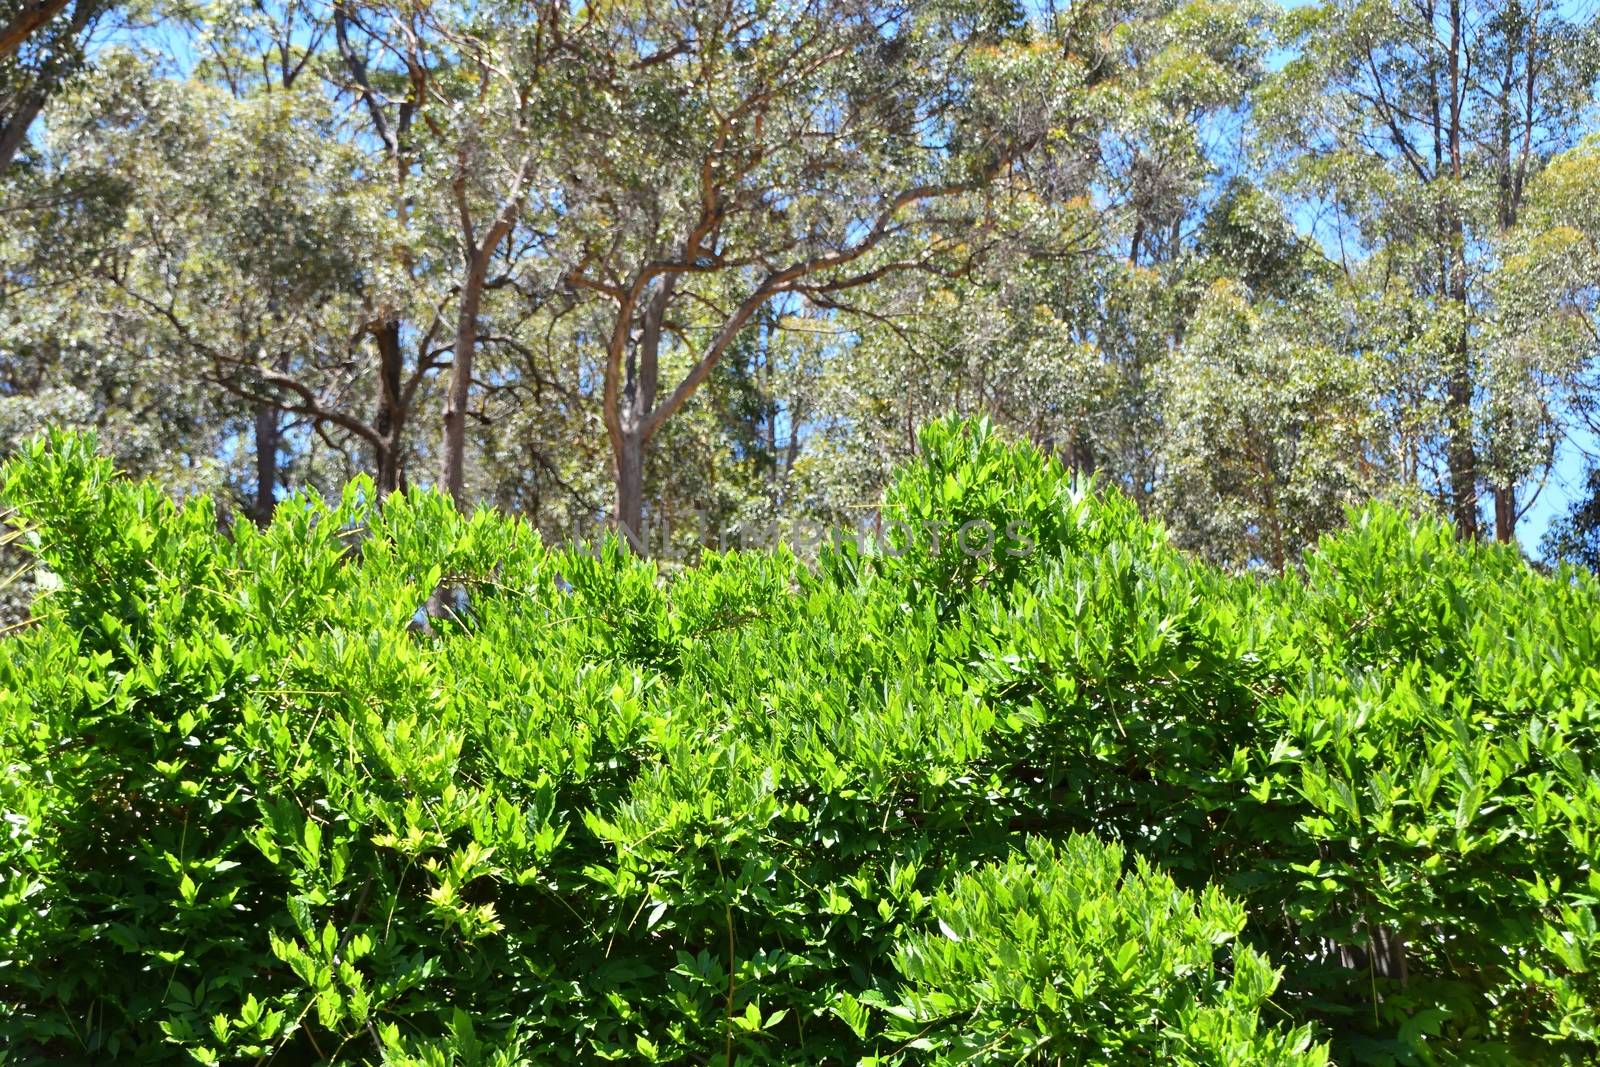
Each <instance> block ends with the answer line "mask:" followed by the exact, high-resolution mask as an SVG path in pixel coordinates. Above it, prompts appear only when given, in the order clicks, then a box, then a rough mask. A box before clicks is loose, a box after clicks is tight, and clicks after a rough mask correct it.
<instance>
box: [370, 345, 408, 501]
mask: <svg viewBox="0 0 1600 1067" xmlns="http://www.w3.org/2000/svg"><path fill="white" fill-rule="evenodd" d="M373 340H374V341H375V343H376V344H377V347H378V416H377V419H376V426H375V428H376V429H377V431H378V440H379V444H378V446H377V448H376V450H375V451H376V452H377V455H376V456H375V457H374V458H375V459H376V461H377V463H376V466H377V484H378V496H379V498H380V499H382V498H383V497H386V496H388V495H389V494H390V493H393V492H396V491H398V490H399V488H400V454H401V449H400V437H401V434H402V432H403V431H404V429H405V421H406V412H405V408H404V407H403V401H402V399H401V389H400V371H401V366H400V364H401V355H400V321H399V320H398V319H387V320H385V321H384V322H383V323H381V324H380V325H379V326H378V328H377V329H376V330H375V331H374V332H373Z"/></svg>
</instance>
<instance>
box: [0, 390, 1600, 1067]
mask: <svg viewBox="0 0 1600 1067" xmlns="http://www.w3.org/2000/svg"><path fill="white" fill-rule="evenodd" d="M3 492H4V496H5V500H6V502H7V504H8V506H9V507H10V508H12V509H14V511H13V513H12V517H11V521H12V524H13V526H14V528H15V530H16V531H17V536H19V537H21V538H23V539H24V540H25V541H26V542H27V543H28V544H29V545H31V546H32V548H33V550H34V551H35V553H36V555H37V559H38V561H39V565H40V567H41V569H42V571H43V577H44V580H43V581H42V582H41V585H42V586H43V587H44V588H45V589H46V590H47V591H46V592H45V593H44V594H43V595H42V596H41V597H40V599H39V600H38V601H37V603H36V604H35V605H34V616H35V617H34V619H33V621H32V622H30V623H29V624H28V625H26V626H24V627H21V628H19V629H18V630H17V631H16V632H14V633H13V634H11V635H10V636H8V637H6V638H4V639H3V640H0V811H3V814H4V832H3V834H0V879H3V881H0V1062H4V1063H7V1064H16V1063H31V1062H43V1061H50V1062H59V1061H63V1060H66V1061H71V1060H77V1061H79V1062H105V1063H109V1062H119V1063H120V1062H129V1063H154V1062H201V1063H219V1062H225V1063H241V1064H266V1063H276V1064H284V1063H307V1062H321V1061H336V1062H349V1063H357V1062H368V1063H380V1062H383V1063H395V1064H412V1063H415V1064H456V1063H459V1064H477V1063H484V1064H515V1063H538V1064H543V1063H592V1062H597V1061H602V1060H613V1061H621V1062H627V1063H653V1062H663V1063H734V1062H738V1063H749V1064H756V1063H847V1064H849V1063H864V1064H881V1065H889V1064H923V1063H939V1064H943V1063H967V1062H971V1063H990V1062H992V1063H1018V1062H1030V1063H1062V1064H1090V1063H1111V1064H1147V1063H1175V1064H1219V1065H1220V1064H1246V1063H1248V1064H1284V1065H1290V1064H1293V1065H1302V1064H1306V1065H1314V1064H1323V1063H1326V1062H1329V1059H1330V1056H1331V1058H1332V1060H1333V1061H1335V1062H1340V1063H1373V1064H1377V1063H1440V1064H1453V1063H1512V1062H1515V1063H1535V1064H1541V1063H1550V1064H1555V1063H1573V1064H1576V1063H1592V1062H1595V1060H1596V1057H1597V1056H1600V978H1597V976H1596V969H1597V966H1600V934H1597V932H1596V926H1595V909H1596V898H1597V896H1600V874H1597V873H1596V855H1597V851H1600V745H1597V744H1596V740H1597V736H1596V735H1597V733H1600V584H1597V583H1596V580H1595V578H1594V577H1593V576H1591V575H1589V574H1587V573H1580V572H1570V571H1563V572H1559V573H1554V574H1546V573H1540V572H1539V571H1537V570H1535V569H1533V568H1531V567H1530V566H1529V565H1527V564H1526V563H1525V562H1524V561H1523V560H1521V559H1520V558H1519V557H1518V556H1517V554H1516V553H1515V552H1514V551H1513V550H1511V549H1508V548H1504V547H1494V546H1483V545H1466V544H1462V543H1460V542H1458V541H1457V540H1456V539H1455V538H1454V537H1453V536H1452V533H1451V530H1450V529H1449V527H1448V526H1446V525H1444V524H1442V523H1439V522H1436V521H1431V520H1416V519H1412V518H1408V517H1406V516H1403V515H1401V514H1398V513H1396V512H1393V511H1388V510H1383V509H1372V510H1368V511H1365V512H1362V513H1359V514H1357V515H1354V516H1352V520H1351V524H1350V527H1349V529H1348V530H1346V531H1345V532H1344V533H1342V534H1340V535H1339V536H1337V537H1334V538H1331V539H1329V540H1327V541H1325V542H1323V543H1322V544H1321V545H1320V546H1319V547H1318V548H1317V549H1316V550H1315V551H1314V552H1313V553H1311V554H1310V555H1309V556H1308V557H1307V558H1306V559H1305V560H1304V561H1303V565H1302V566H1301V567H1300V568H1299V569H1298V570H1297V571H1296V573H1294V574H1293V575H1292V576H1289V577H1285V578H1282V579H1270V580H1269V579H1263V578H1260V577H1256V576H1248V575H1247V576H1232V575H1227V574H1223V573H1221V572H1218V571H1216V570H1214V569H1211V568H1208V567H1206V566H1204V565H1201V564H1197V563H1195V562H1192V561H1190V560H1189V559H1187V558H1185V557H1184V556H1183V555H1182V554H1180V553H1179V552H1177V551H1176V550H1174V549H1173V548H1172V547H1171V546H1170V545H1169V543H1168V542H1167V540H1166V538H1165V536H1164V534H1163V532H1162V531H1161V529H1160V528H1159V527H1157V526H1155V525H1152V524H1151V523H1149V522H1147V521H1145V520H1143V519H1141V518H1140V517H1139V515H1138V513H1137V512H1136V510H1135V509H1134V507H1133V506H1132V505H1131V504H1129V503H1128V502H1127V501H1126V500H1124V499H1123V498H1121V497H1119V496H1118V495H1116V494H1115V493H1112V492H1108V491H1095V490H1083V489H1079V488H1076V487H1075V486H1074V483H1073V481H1072V479H1071V478H1070V476H1069V475H1067V474H1066V473H1065V472H1063V471H1062V470H1061V469H1060V468H1059V467H1058V466H1057V465H1056V464H1055V463H1054V462H1053V461H1052V460H1051V459H1049V458H1048V457H1047V456H1045V455H1043V454H1041V453H1040V452H1038V451H1036V450H1034V449H1033V448H1031V447H1030V446H1028V445H1026V444H1018V443H1011V442H1008V441H1004V440H1002V439H1000V438H999V437H997V436H996V435H995V433H994V432H993V431H992V430H991V429H990V428H989V427H987V426H986V425H983V424H979V423H967V422H954V421H951V422H944V423H940V424H936V425H934V426H932V427H930V428H929V429H928V430H927V431H926V432H925V433H924V435H923V440H922V450H921V458H920V459H919V461H918V462H916V463H915V464H913V465H911V466H909V467H908V468H907V469H906V470H904V471H903V473H902V474H901V476H900V478H899V480H898V482H897V483H896V485H895V487H894V489H893V490H892V491H891V493H890V494H889V496H888V498H887V499H886V500H885V501H884V502H883V515H884V516H885V518H886V519H887V520H889V522H888V527H889V529H890V530H891V533H890V535H889V540H888V543H886V544H884V545H880V546H868V547H863V546H861V545H859V544H854V543H841V544H839V545H837V546H834V547H832V548H830V549H828V550H827V551H825V552H824V553H823V554H822V557H821V559H820V560H819V561H818V562H817V563H816V564H815V565H814V566H811V565H805V564H802V563H800V562H798V561H797V560H796V559H795V558H794V557H793V556H791V555H789V554H787V553H786V552H783V551H777V552H760V553H742V554H741V553H731V554H726V555H716V554H707V555H706V556H705V558H704V559H703V560H702V561H701V562H700V564H699V565H698V566H696V567H694V568H691V569H687V570H684V571H682V572H681V573H675V574H674V575H672V576H671V577H670V578H668V577H664V576H663V575H662V574H661V573H658V570H657V569H656V568H655V567H654V566H653V565H652V564H650V563H649V562H647V561H643V560H640V559H638V558H636V557H635V556H632V555H630V554H629V553H628V552H626V551H625V550H624V549H623V548H621V547H619V546H618V545H617V544H616V543H615V542H612V543H608V544H606V545H604V546H602V547H601V548H599V549H598V550H596V551H593V552H589V551H584V550H580V549H576V548H559V549H558V548H551V547H547V546H544V545H541V544H540V542H539V540H538V538H537V537H536V536H534V535H533V534H532V533H531V532H530V531H529V529H528V528H527V527H526V526H525V525H523V524H522V523H520V522H518V521H517V520H516V519H515V518H514V517H508V516H505V515H502V514H499V513H496V512H494V511H492V510H487V509H485V510H479V511H477V512H476V513H474V514H473V515H472V516H471V517H467V518H464V517H462V516H460V515H458V514H457V513H456V512H455V510H454V509H453V508H452V507H451V505H450V504H449V503H448V502H447V501H445V500H444V499H442V498H440V497H437V496H434V495H429V494H424V493H413V494H411V495H408V496H395V497H392V498H390V499H389V500H387V501H384V502H382V504H381V506H380V504H379V503H378V502H377V501H376V500H375V499H374V494H373V490H372V486H371V485H370V484H369V483H362V482H358V483H356V484H353V485H352V486H350V487H349V489H348V491H347V492H346V493H345V495H344V499H343V500H342V501H341V502H338V503H324V502H322V501H319V500H316V499H314V498H304V497H299V498H295V499H292V500H289V501H287V502H285V503H284V504H283V505H282V506H281V507H280V508H279V510H278V515H277V518H276V520H275V521H274V522H273V524H272V525H271V526H270V528H268V529H266V530H262V531H258V530H256V529H254V528H253V527H249V526H244V525H240V526H237V527H234V528H232V529H231V530H226V531H224V530H221V529H219V525H218V521H217V516H216V514H215V512H214V509H213V506H212V504H211V502H210V501H208V500H206V499H203V498H195V499H190V500H187V501H184V502H182V503H174V502H172V501H170V500H168V499H166V498H164V497H163V496H162V495H161V494H160V492H159V491H158V490H156V489H155V488H153V487H151V486H148V485H141V484H135V483H132V482H130V481H127V480H124V479H122V478H120V477H118V476H116V475H115V473H114V472H113V470H112V469H111V467H110V466H109V465H108V463H107V462H106V461H104V460H102V459H99V458H96V456H95V454H94V451H93V444H92V442H88V441H85V440H83V439H79V438H69V437H55V438H52V439H48V440H43V441H40V442H37V443H35V444H33V445H31V446H29V447H27V448H25V449H24V450H23V452H22V454H21V455H20V456H19V458H17V459H16V460H15V461H13V462H12V463H11V464H10V465H9V466H8V467H7V468H6V470H5V473H4V480H3ZM963 527H965V528H967V529H973V528H984V529H986V530H987V531H988V532H990V533H992V534H993V535H994V536H993V537H992V538H990V539H988V541H989V543H988V544H987V546H986V549H985V541H984V539H982V538H970V537H969V538H961V537H956V536H952V531H957V530H960V529H962V528H963ZM975 544H976V545H978V546H979V550H978V551H974V545H975ZM440 589H443V590H447V591H449V592H450V595H449V596H448V597H445V598H442V599H444V600H445V601H446V602H447V603H449V604H450V605H452V606H453V607H454V609H455V611H454V612H453V613H449V614H448V617H439V618H434V619H432V620H430V621H429V622H428V624H427V625H419V621H418V616H417V609H418V607H419V605H422V604H424V603H425V602H427V601H429V599H430V594H433V593H434V592H435V591H436V590H440ZM432 599H433V600H434V601H435V602H436V603H437V602H439V601H440V599H441V598H439V597H433V598H432Z"/></svg>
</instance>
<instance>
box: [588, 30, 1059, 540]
mask: <svg viewBox="0 0 1600 1067" xmlns="http://www.w3.org/2000/svg"><path fill="white" fill-rule="evenodd" d="M1002 7H1003V5H1002ZM600 31H601V34H600V36H599V39H598V40H597V41H596V42H595V43H594V45H593V46H592V47H591V48H590V49H589V50H588V55H589V57H590V59H589V78H590V88H589V93H590V96H591V98H592V106H591V107H590V108H589V109H588V110H587V111H586V112H585V118H586V122H584V123H583V124H582V128H581V129H580V130H577V131H574V132H573V134H572V135H571V137H572V144H573V147H575V148H576V151H575V152H574V153H573V154H572V157H571V161H570V163H569V164H568V166H569V171H568V173H567V175H566V179H565V181H564V182H563V185H562V189H561V198H562V201H563V206H564V209H563V216H562V228H563V242H564V244H565V245H566V247H567V248H569V249H570V251H569V252H567V253H566V256H567V258H568V260H570V262H571V267H570V269H568V270H567V271H566V273H565V274H564V281H565V284H566V285H567V286H569V287H570V288H571V289H572V290H575V291H578V292H580V293H583V294H587V296H588V297H589V298H590V299H591V301H592V303H594V304H596V305H598V308H590V309H589V310H590V311H591V312H592V313H593V314H595V315H597V316H599V318H598V322H599V323H601V326H600V329H599V332H600V335H601V338H602V340H601V342H600V343H601V346H602V349H603V360H602V368H601V373H600V375H599V377H600V381H601V390H600V391H601V397H600V407H601V411H602V414H603V421H604V424H605V427H606V432H607V437H608V439H609V442H610V446H611V454H612V464H613V473H614V476H615V499H614V506H613V515H612V517H613V518H614V519H615V520H616V521H617V522H619V523H621V524H622V525H623V526H625V527H627V528H628V529H630V530H635V531H637V530H639V529H640V526H641V523H642V519H643V507H644V477H645V468H646V464H647V461H648V456H649V449H650V445H651V443H652V441H654V440H655V439H656V438H657V437H658V435H659V433H660V432H661V430H662V428H663V427H664V426H665V424H666V423H667V422H668V420H670V419H672V418H673V417H674V416H676V415H677V414H678V413H679V412H680V411H681V410H682V409H683V408H684V406H685V405H686V404H687V403H688V402H689V400H690V399H691V398H692V397H694V396H695V394H696V393H697V392H698V391H699V390H700V389H701V388H702V387H703V386H704V385H705V383H706V382H707V381H708V380H710V378H711V376H712V374H713V372H714V371H715V370H716V368H717V366H718V365H719V364H720V362H721V361H722V359H723V358H724V357H725V356H726V355H727V353H728V352H729V351H730V349H731V348H732V347H733V345H734V344H735V342H736V341H737V339H738V338H739V336H740V334H741V332H742V331H743V330H745V329H746V328H747V327H748V326H750V324H751V323H752V322H753V320H754V319H755V318H756V316H757V315H758V314H759V313H760V312H761V310H762V309H763V308H764V307H766V306H767V305H768V304H769V303H770V302H772V301H774V300H776V299H780V298H783V299H793V300H798V301H803V302H807V303H810V304H812V305H814V306H820V307H830V306H833V305H835V304H837V303H839V302H840V301H841V300H843V299H845V294H847V293H849V292H850V291H852V290H856V289H859V288H862V287H865V286H868V285H871V284H873V283H876V282H879V281H881V280H882V279H884V278H886V277H889V276H891V275H893V274H896V273H899V272H905V271H925V272H952V271H959V270H962V269H964V267H965V265H966V264H967V263H968V262H969V261H970V259H971V257H972V255H973V253H974V252H975V251H976V247H977V246H978V245H980V244H981V243H982V241H983V240H984V234H985V232H986V230H987V229H988V227H989V221H990V218H991V214H992V212H991V209H990V206H989V204H988V203H987V202H986V201H985V200H984V198H983V197H982V196H981V195H979V194H981V193H982V192H983V191H984V190H986V189H988V188H989V187H990V186H991V185H992V184H994V183H995V182H997V181H1000V180H1002V179H1004V178H1006V177H1007V176H1008V175H1009V174H1011V173H1012V172H1013V171H1014V169H1015V168H1016V166H1017V164H1018V160H1019V158H1020V157H1021V156H1022V154H1023V152H1024V151H1025V150H1026V149H1028V148H1030V147H1034V146H1038V145H1041V144H1042V143H1043V142H1044V141H1045V140H1046V139H1047V138H1048V137H1049V136H1050V135H1051V134H1053V133H1056V132H1058V123H1060V122H1061V103H1062V101H1063V99H1064V98H1065V96H1066V95H1067V94H1068V91H1069V90H1070V88H1071V86H1072V85H1073V84H1074V82H1075V81H1076V80H1079V79H1080V78H1081V69H1080V68H1077V67H1075V66H1073V65H1072V64H1070V63H1067V62H1064V61H1062V60H1061V59H1060V58H1059V57H1058V56H1056V55H1055V54H1053V53H1052V52H1050V51H1048V50H1045V49H1042V48H1034V47H1030V43H1029V41H1028V35H1027V30H1026V27H1025V25H1024V24H1023V23H1022V21H1021V20H1020V19H1019V18H1017V17H1016V13H1015V12H1007V11H1002V12H1001V13H1000V15H999V17H993V13H992V12H989V13H980V14H977V15H973V14H971V13H969V12H966V11H963V10H962V9H960V8H957V7H950V8H945V7H943V6H941V5H937V4H929V3H922V2H915V0H914V2H911V3H891V4H860V3H847V2H841V0H808V2H805V3H799V4H792V3H772V2H768V0H737V2H734V3H730V4H723V5H715V6H712V5H663V6H660V7H657V6H654V5H646V6H644V7H641V8H638V9H634V8H616V9H612V10H611V11H610V12H609V14H608V17H607V18H606V19H605V21H603V22H602V24H601V26H600Z"/></svg>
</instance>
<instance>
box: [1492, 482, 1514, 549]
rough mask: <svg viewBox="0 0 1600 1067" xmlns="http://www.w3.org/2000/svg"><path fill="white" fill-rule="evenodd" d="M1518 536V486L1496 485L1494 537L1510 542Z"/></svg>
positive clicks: (1502, 542)
mask: <svg viewBox="0 0 1600 1067" xmlns="http://www.w3.org/2000/svg"><path fill="white" fill-rule="evenodd" d="M1516 536H1517V487H1516V486H1514V485H1497V486H1495V487H1494V539H1495V540H1496V541H1499V542H1500V543H1501V544H1510V543H1511V541H1512V539H1513V538H1515V537H1516Z"/></svg>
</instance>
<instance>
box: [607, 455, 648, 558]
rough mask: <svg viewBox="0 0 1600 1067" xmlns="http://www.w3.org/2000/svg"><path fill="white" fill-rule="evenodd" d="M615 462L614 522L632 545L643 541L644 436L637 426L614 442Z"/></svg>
mask: <svg viewBox="0 0 1600 1067" xmlns="http://www.w3.org/2000/svg"><path fill="white" fill-rule="evenodd" d="M612 452H613V453H614V455H615V458H616V463H617V507H616V516H615V518H616V522H617V525H618V526H619V527H621V530H620V532H621V533H622V535H623V536H624V537H627V538H628V539H629V540H630V541H632V542H633V544H634V546H635V547H639V546H642V545H643V544H644V439H643V437H642V435H641V434H640V433H639V432H638V431H637V430H632V431H624V432H623V434H622V439H621V440H620V441H616V442H613V447H612Z"/></svg>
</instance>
